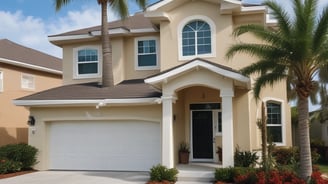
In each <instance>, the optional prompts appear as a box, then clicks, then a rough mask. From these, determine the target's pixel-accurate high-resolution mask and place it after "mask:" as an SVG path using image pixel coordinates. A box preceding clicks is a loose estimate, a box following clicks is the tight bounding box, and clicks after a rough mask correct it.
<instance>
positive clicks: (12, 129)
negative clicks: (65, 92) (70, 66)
mask: <svg viewBox="0 0 328 184" xmlns="http://www.w3.org/2000/svg"><path fill="white" fill-rule="evenodd" d="M61 64H62V62H61V60H60V59H59V58H57V57H53V56H50V55H47V54H45V53H42V52H39V51H37V50H33V49H30V48H27V47H24V46H22V45H19V44H16V43H14V42H12V41H10V40H7V39H0V102H1V103H0V104H1V107H0V146H2V145H5V144H12V143H20V142H24V143H27V142H28V125H27V120H28V119H27V117H28V115H29V110H28V109H26V108H24V107H18V106H15V105H14V104H13V103H12V100H13V99H16V98H20V97H23V96H26V95H31V94H33V93H36V92H39V91H43V90H46V89H49V88H52V87H57V86H60V85H61V82H62V70H61Z"/></svg>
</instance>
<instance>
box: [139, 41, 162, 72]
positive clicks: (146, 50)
mask: <svg viewBox="0 0 328 184" xmlns="http://www.w3.org/2000/svg"><path fill="white" fill-rule="evenodd" d="M135 48H136V70H154V69H159V65H158V39H157V38H156V37H141V38H136V39H135Z"/></svg>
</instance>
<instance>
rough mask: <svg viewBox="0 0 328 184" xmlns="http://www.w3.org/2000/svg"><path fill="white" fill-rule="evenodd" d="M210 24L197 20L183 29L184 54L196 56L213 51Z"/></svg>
mask: <svg viewBox="0 0 328 184" xmlns="http://www.w3.org/2000/svg"><path fill="white" fill-rule="evenodd" d="M211 45H212V44H211V28H210V25H209V24H208V23H206V22H204V21H201V20H195V21H192V22H190V23H188V24H187V25H185V26H184V28H183V29H182V55H183V56H194V55H202V54H209V53H212V46H211Z"/></svg>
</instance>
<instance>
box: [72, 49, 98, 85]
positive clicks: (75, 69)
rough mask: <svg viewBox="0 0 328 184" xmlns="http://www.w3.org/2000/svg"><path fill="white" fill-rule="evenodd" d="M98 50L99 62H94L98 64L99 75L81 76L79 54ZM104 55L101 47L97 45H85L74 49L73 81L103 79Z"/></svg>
mask: <svg viewBox="0 0 328 184" xmlns="http://www.w3.org/2000/svg"><path fill="white" fill-rule="evenodd" d="M84 49H85V50H88V49H90V50H96V51H97V55H98V61H97V62H93V63H97V64H98V65H97V70H98V72H97V73H92V74H79V62H78V52H79V51H80V50H84ZM101 69H102V53H101V48H100V46H96V45H85V46H81V47H76V48H73V79H86V78H99V77H101V74H102V70H101Z"/></svg>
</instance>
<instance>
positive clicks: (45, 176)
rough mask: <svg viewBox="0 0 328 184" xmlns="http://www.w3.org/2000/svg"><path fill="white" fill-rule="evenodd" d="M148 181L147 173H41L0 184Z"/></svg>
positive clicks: (86, 183) (137, 183) (7, 179)
mask: <svg viewBox="0 0 328 184" xmlns="http://www.w3.org/2000/svg"><path fill="white" fill-rule="evenodd" d="M148 179H149V174H148V173H147V172H96V171H39V172H34V173H30V174H25V175H21V176H16V177H12V178H6V179H1V180H0V184H59V183H60V184H132V183H133V184H145V183H146V182H147V180H148Z"/></svg>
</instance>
